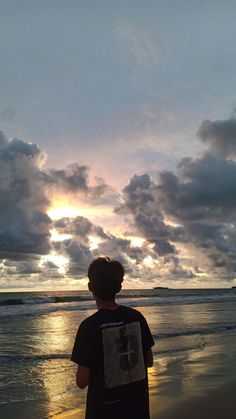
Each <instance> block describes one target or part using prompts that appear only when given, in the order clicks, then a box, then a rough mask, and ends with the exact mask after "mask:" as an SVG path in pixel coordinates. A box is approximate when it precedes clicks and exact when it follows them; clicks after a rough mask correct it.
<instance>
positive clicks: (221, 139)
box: [198, 118, 236, 158]
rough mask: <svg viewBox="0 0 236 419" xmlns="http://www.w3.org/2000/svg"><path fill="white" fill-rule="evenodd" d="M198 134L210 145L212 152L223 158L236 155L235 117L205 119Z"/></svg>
mask: <svg viewBox="0 0 236 419" xmlns="http://www.w3.org/2000/svg"><path fill="white" fill-rule="evenodd" d="M198 134H199V137H200V138H201V140H202V141H203V142H206V143H208V144H209V145H210V149H211V152H213V153H215V154H217V155H218V156H220V157H222V158H225V157H235V156H236V119H235V118H231V119H228V120H225V121H209V120H206V121H203V122H202V124H201V126H200V128H199V131H198Z"/></svg>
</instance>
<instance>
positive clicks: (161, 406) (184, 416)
mask: <svg viewBox="0 0 236 419" xmlns="http://www.w3.org/2000/svg"><path fill="white" fill-rule="evenodd" d="M235 394H236V381H233V382H230V383H227V384H226V385H224V386H223V387H221V388H218V389H216V390H212V391H209V392H207V393H206V394H205V395H203V396H196V397H192V398H189V399H186V400H183V399H181V400H180V401H177V402H176V401H173V400H171V399H169V400H168V399H164V398H160V399H159V398H158V401H157V400H156V399H154V398H153V397H152V396H151V398H150V405H151V419H222V418H223V419H234V418H235V412H236V398H235ZM158 402H159V403H158ZM53 419H84V412H83V411H82V410H80V409H76V410H73V411H71V412H68V413H65V414H62V415H57V416H54V418H53Z"/></svg>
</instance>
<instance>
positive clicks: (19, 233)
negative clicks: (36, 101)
mask: <svg viewBox="0 0 236 419" xmlns="http://www.w3.org/2000/svg"><path fill="white" fill-rule="evenodd" d="M43 160H44V155H43V153H41V151H40V149H39V148H38V147H37V146H36V145H35V144H28V143H25V142H23V141H21V140H17V139H13V140H12V141H11V142H5V143H4V144H3V142H2V145H1V148H0V200H1V206H0V253H1V254H2V256H4V255H5V254H6V253H11V252H14V253H19V254H22V257H24V254H25V253H36V254H44V253H47V252H48V251H49V249H50V245H49V238H50V233H49V229H50V226H51V220H50V218H49V217H48V216H47V214H46V210H47V207H48V203H49V202H48V199H47V197H46V194H45V191H44V187H43V184H42V181H41V169H40V164H41V163H42V161H43Z"/></svg>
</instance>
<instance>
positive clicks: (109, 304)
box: [95, 297, 119, 310]
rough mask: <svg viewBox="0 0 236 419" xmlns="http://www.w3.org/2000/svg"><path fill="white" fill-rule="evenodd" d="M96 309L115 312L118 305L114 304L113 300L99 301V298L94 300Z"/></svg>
mask: <svg viewBox="0 0 236 419" xmlns="http://www.w3.org/2000/svg"><path fill="white" fill-rule="evenodd" d="M95 300H96V304H97V308H98V310H100V308H108V309H109V310H116V309H117V308H118V307H119V304H117V303H116V302H115V300H100V298H97V297H96V298H95Z"/></svg>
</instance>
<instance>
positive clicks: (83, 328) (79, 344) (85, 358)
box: [71, 321, 94, 368]
mask: <svg viewBox="0 0 236 419" xmlns="http://www.w3.org/2000/svg"><path fill="white" fill-rule="evenodd" d="M93 360H94V345H93V342H92V333H91V327H90V326H89V324H87V323H86V322H85V321H84V322H82V323H81V324H80V327H79V329H78V332H77V335H76V338H75V343H74V347H73V350H72V355H71V361H73V362H75V363H76V364H78V365H81V366H83V367H88V368H91V366H92V364H93Z"/></svg>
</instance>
